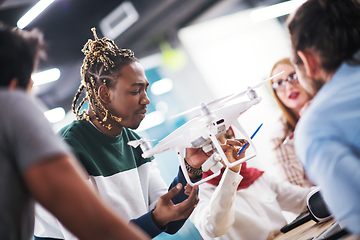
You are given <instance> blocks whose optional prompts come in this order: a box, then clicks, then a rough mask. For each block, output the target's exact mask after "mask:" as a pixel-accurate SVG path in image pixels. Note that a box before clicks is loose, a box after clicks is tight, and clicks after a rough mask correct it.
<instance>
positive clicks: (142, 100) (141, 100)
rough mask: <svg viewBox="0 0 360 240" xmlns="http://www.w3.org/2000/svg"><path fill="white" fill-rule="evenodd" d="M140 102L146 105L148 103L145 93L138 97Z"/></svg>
mask: <svg viewBox="0 0 360 240" xmlns="http://www.w3.org/2000/svg"><path fill="white" fill-rule="evenodd" d="M140 104H144V105H148V104H150V99H149V97H148V96H147V94H146V93H145V94H144V96H143V97H142V98H141V99H140Z"/></svg>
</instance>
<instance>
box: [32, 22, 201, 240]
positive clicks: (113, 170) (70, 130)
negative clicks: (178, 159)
mask: <svg viewBox="0 0 360 240" xmlns="http://www.w3.org/2000/svg"><path fill="white" fill-rule="evenodd" d="M92 31H93V33H94V37H95V40H94V41H93V40H89V41H88V42H87V43H86V44H85V46H84V49H83V52H84V54H85V58H84V61H83V65H82V67H81V77H82V80H81V85H80V87H79V91H78V92H77V93H76V95H75V98H74V101H73V111H74V113H75V114H76V116H77V120H75V121H73V122H72V123H71V124H69V125H67V126H65V127H64V128H63V129H61V130H60V133H61V135H62V137H63V138H64V139H65V140H66V142H67V143H68V144H69V145H70V146H71V147H72V149H73V152H74V153H75V155H76V156H77V158H78V160H79V161H80V162H81V164H82V165H83V166H84V168H85V169H86V171H87V173H88V175H89V176H88V178H89V181H90V182H91V183H92V185H93V186H94V187H95V188H96V190H97V191H98V192H99V194H100V196H101V197H102V198H103V199H104V200H105V201H106V202H108V203H110V204H111V205H112V206H113V208H114V209H115V213H116V214H118V215H120V216H123V217H124V218H125V219H126V220H128V221H131V222H133V223H135V224H137V225H138V226H139V227H141V228H142V229H143V230H144V231H145V232H147V233H148V234H149V235H150V236H151V237H152V238H153V237H155V236H157V235H158V234H160V233H161V232H167V233H170V234H174V233H176V232H177V231H178V230H179V229H180V228H181V227H182V226H183V224H184V223H185V221H186V219H187V218H188V217H189V215H190V214H191V213H192V211H193V210H194V208H195V206H196V204H197V203H198V201H199V200H198V196H197V186H194V187H190V185H186V184H187V183H186V180H185V177H184V175H183V173H182V171H181V170H180V169H179V173H178V175H177V177H176V178H175V179H174V181H173V182H172V184H171V185H170V187H169V189H170V190H169V191H168V189H167V186H166V184H165V182H164V181H163V179H162V178H161V176H160V172H159V170H158V168H157V167H156V162H155V159H154V157H150V158H143V157H142V156H141V154H142V150H141V148H140V146H138V147H137V148H133V147H132V146H130V145H128V142H129V141H133V140H138V139H140V136H139V135H138V134H137V133H135V132H134V131H133V130H132V129H136V128H138V126H139V125H140V122H141V121H142V119H143V118H144V117H145V113H146V111H147V105H148V104H149V103H150V100H149V98H148V97H147V89H148V86H149V82H148V81H147V78H146V76H145V71H144V69H143V68H142V66H141V65H140V63H139V61H138V60H137V59H136V58H135V56H134V53H133V51H131V50H130V49H121V48H118V47H117V46H116V45H115V43H114V42H113V41H112V40H110V39H108V38H105V37H104V38H101V39H99V38H98V37H97V35H96V32H95V28H93V29H92ZM82 91H86V95H85V96H84V98H83V99H82V100H81V101H80V103H79V104H78V106H77V102H78V100H79V98H80V96H81V92H82ZM85 101H87V102H88V105H89V108H88V110H87V111H86V110H81V108H82V106H83V104H84V102H85ZM207 158H208V157H207V155H206V154H205V153H204V152H203V151H202V150H201V149H187V150H186V160H187V163H188V167H189V168H188V169H189V171H190V172H193V173H190V174H189V175H190V178H192V179H193V180H194V181H198V180H201V177H202V172H201V171H199V170H201V165H202V163H203V162H205V160H206V159H207ZM183 186H185V187H186V191H184V189H185V187H184V188H183ZM50 219H51V216H48V214H47V213H46V212H45V211H43V210H42V209H41V208H38V209H37V215H36V221H35V236H36V239H42V238H46V237H52V238H57V239H71V238H72V237H71V236H69V235H68V233H67V232H66V231H63V230H62V227H61V226H60V227H59V225H58V224H57V222H56V219H55V220H54V219H53V220H51V221H50Z"/></svg>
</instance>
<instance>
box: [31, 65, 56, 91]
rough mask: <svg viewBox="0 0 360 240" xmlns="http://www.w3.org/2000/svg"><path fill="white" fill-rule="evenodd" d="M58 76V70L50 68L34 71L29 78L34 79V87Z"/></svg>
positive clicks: (54, 79)
mask: <svg viewBox="0 0 360 240" xmlns="http://www.w3.org/2000/svg"><path fill="white" fill-rule="evenodd" d="M59 78H60V70H59V69H58V68H52V69H49V70H46V71H43V72H39V73H34V74H33V75H32V76H31V79H32V80H33V81H34V85H33V86H34V87H35V86H39V85H42V84H45V83H49V82H53V81H56V80H58V79H59Z"/></svg>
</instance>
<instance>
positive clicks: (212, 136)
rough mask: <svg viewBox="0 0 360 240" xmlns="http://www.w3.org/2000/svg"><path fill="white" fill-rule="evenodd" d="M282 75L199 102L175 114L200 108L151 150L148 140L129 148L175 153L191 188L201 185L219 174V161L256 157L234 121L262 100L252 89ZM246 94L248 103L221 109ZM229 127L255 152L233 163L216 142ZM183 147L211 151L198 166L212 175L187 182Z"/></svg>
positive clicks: (147, 152) (148, 152)
mask: <svg viewBox="0 0 360 240" xmlns="http://www.w3.org/2000/svg"><path fill="white" fill-rule="evenodd" d="M282 73H283V72H281V73H279V74H276V75H274V76H272V77H271V78H269V79H266V80H265V81H263V82H262V83H260V84H258V85H256V86H254V87H248V89H247V90H246V91H244V92H241V93H237V94H231V95H229V96H227V97H224V98H221V99H217V100H215V101H213V102H210V103H208V104H204V103H202V104H201V105H200V106H198V107H196V108H193V109H190V110H188V111H185V112H183V113H181V114H178V115H177V116H180V115H184V114H187V113H189V112H192V111H195V110H199V109H200V112H201V115H200V116H197V117H195V118H193V119H191V120H190V121H188V122H186V123H185V124H183V125H182V126H180V127H179V128H177V129H176V130H174V131H173V132H172V133H170V134H169V135H168V136H166V137H165V138H164V139H162V140H161V141H159V142H158V143H157V144H156V145H155V146H154V147H153V148H152V147H151V145H150V143H149V140H146V139H144V138H142V139H139V140H133V141H130V142H128V145H130V146H132V147H134V148H136V147H138V146H139V145H140V147H141V149H142V151H143V154H142V157H144V158H148V157H151V156H153V155H154V154H157V153H161V152H165V151H168V150H176V152H177V155H178V158H179V163H180V166H181V170H182V172H183V174H184V176H185V179H186V181H187V182H188V183H189V184H190V185H191V186H194V185H199V184H202V183H204V182H206V181H208V180H210V179H212V178H214V177H216V176H219V175H220V173H221V171H220V170H221V168H222V167H223V165H222V163H221V161H223V162H224V163H225V164H226V166H228V167H233V166H235V165H238V164H241V163H243V162H245V161H247V160H249V159H251V158H253V157H255V156H256V153H257V152H256V148H255V146H254V144H253V143H252V141H251V138H249V137H248V135H247V133H246V132H245V130H244V129H243V127H242V126H241V125H240V123H239V122H238V121H237V119H238V118H239V117H240V115H242V114H243V113H244V112H246V111H247V110H248V109H249V108H250V107H252V106H253V105H255V104H257V103H259V102H260V101H261V97H259V96H258V95H257V94H256V92H255V90H254V89H255V88H258V87H260V86H261V85H263V84H264V83H265V82H267V81H269V80H271V79H272V78H274V77H276V76H278V75H280V74H282ZM245 94H247V96H248V97H249V99H250V100H249V101H244V102H238V103H233V104H230V105H227V106H224V104H225V103H227V102H229V101H230V100H233V99H235V98H238V97H240V96H243V95H245ZM214 104H221V105H222V106H221V107H219V108H217V109H215V110H213V111H210V110H209V107H210V106H212V105H214ZM230 126H233V127H235V128H236V129H238V130H239V131H240V132H241V133H242V134H243V135H244V137H245V138H246V139H247V140H248V141H249V143H250V146H252V148H253V149H254V151H253V153H252V154H251V155H250V156H246V157H244V158H242V159H239V160H237V161H235V162H233V163H230V162H229V161H228V159H227V158H226V156H225V153H224V151H223V150H222V148H221V145H220V142H219V140H218V138H219V137H220V136H222V135H224V134H225V132H226V130H227V129H228V128H229V127H230ZM186 148H202V150H203V151H204V152H205V153H208V152H210V151H213V153H212V155H211V156H210V157H209V158H208V159H207V160H206V161H205V162H204V164H203V165H202V166H201V168H202V170H203V171H204V172H206V171H208V170H209V169H210V170H211V171H212V172H213V174H212V175H210V176H208V177H206V178H204V179H202V180H200V181H198V182H196V183H193V182H192V181H191V180H190V177H189V175H188V173H187V171H186V167H185V163H184V150H185V149H186Z"/></svg>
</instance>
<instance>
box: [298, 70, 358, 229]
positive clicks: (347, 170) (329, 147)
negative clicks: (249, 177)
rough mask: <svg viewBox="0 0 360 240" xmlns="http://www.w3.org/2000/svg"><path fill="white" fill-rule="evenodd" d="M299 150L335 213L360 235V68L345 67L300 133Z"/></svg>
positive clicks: (321, 96) (308, 114) (315, 101)
mask: <svg viewBox="0 0 360 240" xmlns="http://www.w3.org/2000/svg"><path fill="white" fill-rule="evenodd" d="M294 136H295V150H296V153H297V155H298V157H299V159H300V160H301V162H302V164H303V165H304V167H305V170H306V173H307V174H308V176H309V178H310V179H311V180H312V181H313V182H314V183H315V184H317V185H318V186H320V187H321V192H322V194H323V196H324V199H325V201H326V203H327V204H328V206H329V210H330V212H331V213H332V214H333V216H334V217H335V219H336V220H339V221H340V223H342V224H343V225H344V226H346V228H347V229H348V230H350V231H351V232H352V233H354V234H356V235H360V66H350V65H347V64H343V65H342V66H341V67H340V68H339V70H338V71H337V72H336V73H335V75H334V76H333V78H332V79H331V80H330V82H328V83H326V84H325V85H324V86H323V87H322V88H321V90H320V91H319V92H318V93H317V95H316V96H315V98H314V99H313V101H312V103H311V104H310V106H309V107H308V109H307V110H306V111H305V113H304V115H303V116H302V117H301V118H300V121H299V122H298V124H297V126H296V130H295V135H294Z"/></svg>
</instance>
